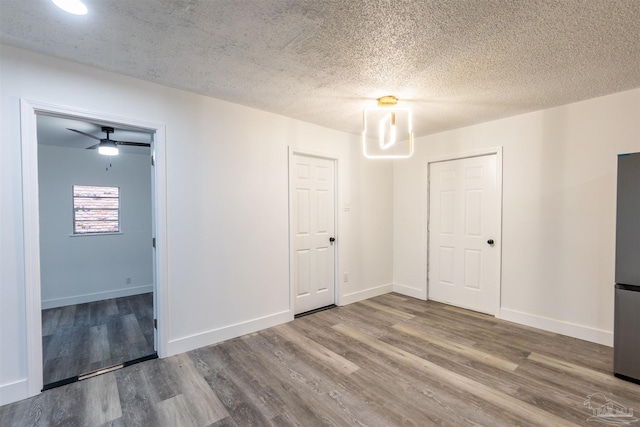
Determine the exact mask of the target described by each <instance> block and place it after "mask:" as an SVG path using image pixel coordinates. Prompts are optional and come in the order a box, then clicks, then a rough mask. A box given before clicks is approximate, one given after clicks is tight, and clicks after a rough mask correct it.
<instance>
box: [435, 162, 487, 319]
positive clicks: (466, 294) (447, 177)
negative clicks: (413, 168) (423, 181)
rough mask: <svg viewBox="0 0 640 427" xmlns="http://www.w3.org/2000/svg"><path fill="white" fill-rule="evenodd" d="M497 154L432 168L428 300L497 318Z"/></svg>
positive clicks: (438, 164)
mask: <svg viewBox="0 0 640 427" xmlns="http://www.w3.org/2000/svg"><path fill="white" fill-rule="evenodd" d="M496 173H497V156H496V155H495V154H491V155H486V156H479V157H471V158H466V159H458V160H451V161H446V162H438V163H432V164H431V165H430V167H429V279H428V280H429V299H432V300H435V301H439V302H443V303H447V304H451V305H456V306H459V307H464V308H468V309H471V310H475V311H480V312H483V313H488V314H493V315H495V313H496V310H497V306H498V295H499V292H500V289H499V288H500V283H499V268H498V266H499V264H498V262H499V258H498V257H499V254H500V250H499V245H500V242H498V241H497V234H496V232H497V227H498V225H499V224H498V220H497V219H498V218H499V216H498V207H499V206H498V203H497V195H498V191H497V175H496Z"/></svg>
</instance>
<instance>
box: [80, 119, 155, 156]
mask: <svg viewBox="0 0 640 427" xmlns="http://www.w3.org/2000/svg"><path fill="white" fill-rule="evenodd" d="M67 130H70V131H71V132H76V133H79V134H80V135H84V136H88V137H89V138H93V139H97V140H98V141H100V143H98V144H95V145H92V146H91V147H87V150H93V149H94V148H97V149H98V153H100V154H102V155H105V156H117V155H118V153H119V150H118V145H130V146H133V147H151V144H149V143H148V142H132V141H116V140H114V139H111V138H109V135H110V134H112V133H114V132H115V129H114V128H112V127H110V126H102V132H104V133H106V134H107V137H106V138H98V137H97V136H95V135H91V134H90V133H86V132H82V131H81V130H77V129H70V128H67Z"/></svg>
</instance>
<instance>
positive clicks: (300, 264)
mask: <svg viewBox="0 0 640 427" xmlns="http://www.w3.org/2000/svg"><path fill="white" fill-rule="evenodd" d="M291 193H292V194H291V235H292V255H291V264H292V266H291V267H292V271H291V273H292V274H291V276H292V277H291V280H292V285H293V296H294V301H293V306H294V313H295V314H298V313H304V312H305V311H309V310H313V309H316V308H320V307H325V306H327V305H331V304H334V303H335V283H334V281H335V234H334V232H335V162H334V161H333V160H330V159H324V158H319V157H312V156H305V155H300V154H294V155H293V164H292V168H291Z"/></svg>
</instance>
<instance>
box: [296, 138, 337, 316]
mask: <svg viewBox="0 0 640 427" xmlns="http://www.w3.org/2000/svg"><path fill="white" fill-rule="evenodd" d="M288 151H289V156H288V159H287V162H288V168H287V169H288V177H287V178H288V181H289V182H288V186H289V191H288V199H289V200H288V207H289V212H288V213H289V215H288V228H289V230H288V233H289V311H290V312H291V319H292V320H293V317H294V312H295V308H294V306H293V302H294V299H295V298H294V289H293V233H292V231H291V224H292V223H293V221H292V218H291V215H292V212H293V209H292V205H291V204H292V197H291V194H292V190H293V188H292V187H293V185H292V179H291V177H292V176H293V173H292V172H293V170H292V169H293V161H292V160H293V156H294V155H295V154H299V155H302V156H307V157H317V158H321V159H326V160H332V161H333V163H334V180H333V186H334V193H333V198H334V207H333V209H334V214H333V223H334V233H335V235H336V236H337V237H336V242H335V244H334V248H335V250H334V254H333V258H334V259H333V265H334V268H333V289H334V295H333V299H334V304H335V305H337V306H340V305H342V303H341V301H342V287H341V283H340V281H339V280H338V271H340V269H339V259H340V257H339V256H338V255H339V251H340V239H339V238H338V237H339V236H340V230H339V227H338V226H339V221H338V213H339V209H338V206H339V198H340V197H339V188H340V186H339V185H338V178H339V173H338V168H339V166H340V165H341V164H342V162H341V156H340V155H338V154H334V153H328V152H324V151H317V150H313V149H307V148H303V147H294V146H289V147H288Z"/></svg>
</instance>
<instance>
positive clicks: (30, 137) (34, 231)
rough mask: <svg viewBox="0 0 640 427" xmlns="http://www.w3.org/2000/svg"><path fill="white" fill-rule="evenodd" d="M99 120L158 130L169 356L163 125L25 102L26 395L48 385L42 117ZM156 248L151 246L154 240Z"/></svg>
mask: <svg viewBox="0 0 640 427" xmlns="http://www.w3.org/2000/svg"><path fill="white" fill-rule="evenodd" d="M38 114H43V115H49V116H55V117H62V118H69V119H76V120H86V121H98V122H101V123H104V124H105V125H107V124H108V125H114V126H116V127H122V126H125V127H134V128H141V129H145V130H149V131H153V132H155V135H154V138H153V142H152V146H151V147H152V148H151V152H152V154H153V156H154V160H155V166H154V167H153V169H152V173H153V178H154V189H155V190H154V194H153V196H154V204H153V214H154V215H155V229H154V230H153V233H154V235H155V238H156V250H155V258H156V265H155V270H156V271H155V283H154V293H155V294H156V301H157V307H155V308H154V309H155V310H156V313H157V318H158V329H157V332H158V334H157V336H158V342H157V343H156V344H157V352H158V355H159V356H160V357H166V355H167V345H168V339H167V326H166V322H165V319H167V278H168V275H167V197H166V192H167V184H166V131H165V125H164V124H163V123H159V122H150V121H146V120H139V119H132V118H130V117H122V116H116V115H111V114H106V113H102V112H96V111H90V110H85V109H80V108H74V107H67V106H62V105H57V104H51V103H45V102H39V101H34V100H29V99H25V98H21V99H20V140H21V149H22V216H23V238H24V274H25V276H24V282H25V314H26V334H27V335H26V345H27V348H26V352H27V392H28V396H29V397H31V396H35V395H37V394H39V393H40V392H41V390H42V386H43V366H42V311H41V310H42V301H41V281H40V223H39V218H40V213H39V200H38V191H39V189H38V135H37V115H38ZM149 244H150V245H151V242H149Z"/></svg>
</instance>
